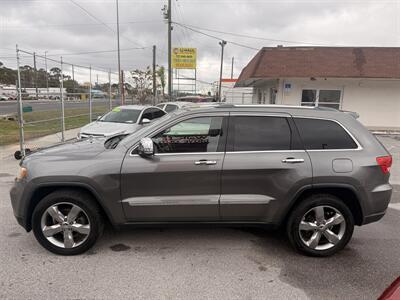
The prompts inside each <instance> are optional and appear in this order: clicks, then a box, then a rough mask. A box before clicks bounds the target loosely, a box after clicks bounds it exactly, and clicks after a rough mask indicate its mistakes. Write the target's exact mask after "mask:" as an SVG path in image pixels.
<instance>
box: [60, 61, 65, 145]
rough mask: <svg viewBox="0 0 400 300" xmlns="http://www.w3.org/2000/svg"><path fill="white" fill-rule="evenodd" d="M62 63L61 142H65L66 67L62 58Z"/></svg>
mask: <svg viewBox="0 0 400 300" xmlns="http://www.w3.org/2000/svg"><path fill="white" fill-rule="evenodd" d="M60 61H61V83H60V87H61V89H60V91H61V97H60V99H61V141H62V142H64V141H65V111H64V67H63V59H62V56H61V58H60Z"/></svg>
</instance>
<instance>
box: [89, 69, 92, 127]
mask: <svg viewBox="0 0 400 300" xmlns="http://www.w3.org/2000/svg"><path fill="white" fill-rule="evenodd" d="M91 122H92V66H90V67H89V123H91Z"/></svg>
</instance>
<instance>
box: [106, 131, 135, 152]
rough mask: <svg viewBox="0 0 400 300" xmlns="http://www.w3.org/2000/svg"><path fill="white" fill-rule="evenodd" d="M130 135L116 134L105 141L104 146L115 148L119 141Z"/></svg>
mask: <svg viewBox="0 0 400 300" xmlns="http://www.w3.org/2000/svg"><path fill="white" fill-rule="evenodd" d="M128 135H129V134H127V133H123V134H118V135H114V136H113V137H110V138H109V139H108V140H107V141H105V142H104V147H105V148H106V149H115V148H116V147H117V146H118V144H119V142H120V141H122V140H123V139H124V138H125V137H126V136H128Z"/></svg>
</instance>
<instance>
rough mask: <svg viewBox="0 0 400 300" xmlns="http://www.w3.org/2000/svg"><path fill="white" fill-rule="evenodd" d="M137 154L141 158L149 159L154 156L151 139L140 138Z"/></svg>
mask: <svg viewBox="0 0 400 300" xmlns="http://www.w3.org/2000/svg"><path fill="white" fill-rule="evenodd" d="M137 149H138V154H139V155H140V156H141V157H150V156H153V155H154V144H153V140H152V139H151V138H142V139H141V140H140V142H139V146H138V148H137Z"/></svg>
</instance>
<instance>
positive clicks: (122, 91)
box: [121, 70, 125, 105]
mask: <svg viewBox="0 0 400 300" xmlns="http://www.w3.org/2000/svg"><path fill="white" fill-rule="evenodd" d="M121 94H122V95H121V96H122V98H121V101H122V105H124V104H125V78H124V70H121Z"/></svg>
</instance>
